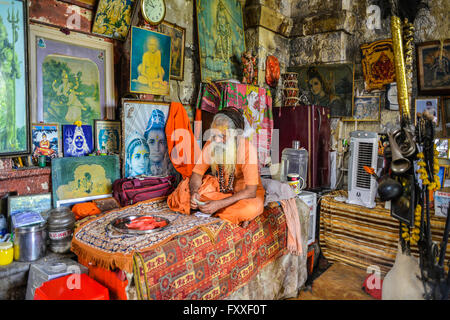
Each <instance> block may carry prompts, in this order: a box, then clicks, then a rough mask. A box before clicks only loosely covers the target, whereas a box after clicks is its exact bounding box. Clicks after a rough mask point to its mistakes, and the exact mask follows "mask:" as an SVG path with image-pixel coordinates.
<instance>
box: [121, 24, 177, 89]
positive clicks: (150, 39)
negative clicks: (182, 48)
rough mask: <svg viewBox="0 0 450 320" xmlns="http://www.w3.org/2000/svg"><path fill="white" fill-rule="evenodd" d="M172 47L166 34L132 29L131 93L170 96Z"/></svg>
mask: <svg viewBox="0 0 450 320" xmlns="http://www.w3.org/2000/svg"><path fill="white" fill-rule="evenodd" d="M170 46H171V39H170V37H169V36H166V35H165V34H162V33H159V32H155V31H150V30H147V29H143V28H138V27H132V28H131V67H130V91H131V92H136V93H148V94H155V95H163V96H167V95H169V93H170V84H169V80H170V66H171V64H170V57H171V52H170Z"/></svg>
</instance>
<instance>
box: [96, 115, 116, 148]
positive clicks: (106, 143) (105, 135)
mask: <svg viewBox="0 0 450 320" xmlns="http://www.w3.org/2000/svg"><path fill="white" fill-rule="evenodd" d="M121 132H122V131H121V122H120V121H113V120H94V145H95V149H97V150H101V151H106V153H108V154H112V153H114V154H120V151H121V149H120V146H121V143H120V141H121V136H120V134H121Z"/></svg>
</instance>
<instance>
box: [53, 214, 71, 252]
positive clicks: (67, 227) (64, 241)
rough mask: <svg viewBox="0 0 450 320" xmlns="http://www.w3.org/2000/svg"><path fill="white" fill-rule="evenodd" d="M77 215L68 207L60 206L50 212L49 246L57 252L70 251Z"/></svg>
mask: <svg viewBox="0 0 450 320" xmlns="http://www.w3.org/2000/svg"><path fill="white" fill-rule="evenodd" d="M74 226H75V216H74V214H73V212H72V210H70V208H68V207H59V208H55V209H52V210H50V211H49V212H48V220H47V229H48V237H49V239H50V242H49V248H50V250H51V251H53V252H56V253H65V252H69V251H70V244H71V242H72V236H73V229H74Z"/></svg>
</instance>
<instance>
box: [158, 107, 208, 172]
mask: <svg viewBox="0 0 450 320" xmlns="http://www.w3.org/2000/svg"><path fill="white" fill-rule="evenodd" d="M165 132H166V139H167V149H168V152H169V156H170V160H171V161H172V164H173V166H174V168H175V169H176V170H177V171H178V172H179V173H181V175H182V176H183V178H186V177H190V176H191V174H192V169H193V168H194V166H195V162H196V161H195V156H196V155H197V156H199V155H200V152H201V150H200V147H199V146H198V144H197V142H196V140H195V138H194V133H193V132H192V128H191V124H190V121H189V117H188V115H187V112H186V110H185V109H184V107H183V105H182V104H181V103H179V102H172V103H171V104H170V110H169V116H168V118H167V121H166V130H165Z"/></svg>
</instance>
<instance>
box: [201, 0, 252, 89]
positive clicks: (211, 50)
mask: <svg viewBox="0 0 450 320" xmlns="http://www.w3.org/2000/svg"><path fill="white" fill-rule="evenodd" d="M196 3H197V6H196V12H197V26H198V41H199V49H200V72H201V79H202V82H206V81H208V80H209V81H216V80H226V79H236V80H241V78H242V71H241V64H240V62H241V56H242V53H243V52H245V37H244V22H243V17H242V7H241V2H240V1H238V0H208V1H205V0H199V1H197V2H196Z"/></svg>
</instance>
